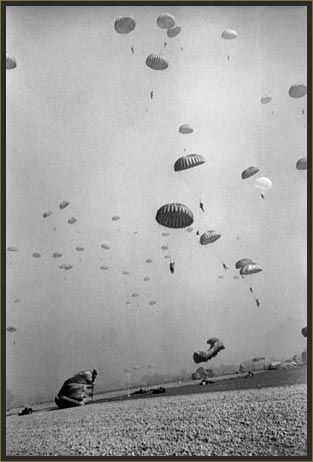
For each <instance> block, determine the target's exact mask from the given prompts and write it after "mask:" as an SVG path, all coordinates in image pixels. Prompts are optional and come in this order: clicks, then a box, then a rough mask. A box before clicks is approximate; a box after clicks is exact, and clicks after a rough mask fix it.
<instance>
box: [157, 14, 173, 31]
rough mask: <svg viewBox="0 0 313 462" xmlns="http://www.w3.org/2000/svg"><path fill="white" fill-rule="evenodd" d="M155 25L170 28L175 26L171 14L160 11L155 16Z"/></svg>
mask: <svg viewBox="0 0 313 462" xmlns="http://www.w3.org/2000/svg"><path fill="white" fill-rule="evenodd" d="M157 25H158V26H159V27H160V28H161V29H170V28H172V27H174V26H175V18H174V16H173V15H172V14H169V13H162V14H160V15H159V16H158V18H157Z"/></svg>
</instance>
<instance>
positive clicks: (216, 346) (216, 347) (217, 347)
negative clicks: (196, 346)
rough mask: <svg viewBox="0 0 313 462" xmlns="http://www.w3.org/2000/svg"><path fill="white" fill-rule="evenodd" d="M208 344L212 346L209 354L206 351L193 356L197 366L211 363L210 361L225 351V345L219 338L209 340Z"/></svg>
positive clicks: (197, 352)
mask: <svg viewBox="0 0 313 462" xmlns="http://www.w3.org/2000/svg"><path fill="white" fill-rule="evenodd" d="M207 344H209V345H210V348H209V350H208V351H207V353H205V352H204V351H196V352H195V353H194V354H193V360H194V362H195V363H196V364H199V363H202V362H207V361H209V359H212V358H214V357H215V356H216V355H217V354H218V353H219V352H220V351H221V350H224V349H225V346H224V343H223V342H222V340H219V339H218V338H217V337H212V338H210V339H209V340H207Z"/></svg>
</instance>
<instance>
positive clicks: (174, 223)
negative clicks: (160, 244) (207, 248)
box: [155, 203, 193, 228]
mask: <svg viewBox="0 0 313 462" xmlns="http://www.w3.org/2000/svg"><path fill="white" fill-rule="evenodd" d="M155 219H156V221H157V222H158V223H159V224H160V225H162V226H166V227H168V228H187V227H188V226H190V225H191V224H192V223H193V214H192V211H191V210H190V209H189V208H188V207H187V206H186V205H183V204H177V203H172V204H166V205H163V206H162V207H160V208H159V210H158V211H157V214H156V217H155Z"/></svg>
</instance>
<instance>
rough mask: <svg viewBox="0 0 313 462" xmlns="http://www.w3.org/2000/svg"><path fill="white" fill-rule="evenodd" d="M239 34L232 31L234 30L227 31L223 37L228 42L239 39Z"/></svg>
mask: <svg viewBox="0 0 313 462" xmlns="http://www.w3.org/2000/svg"><path fill="white" fill-rule="evenodd" d="M237 36H238V35H237V32H236V31H235V30H232V29H225V30H224V31H223V32H222V35H221V37H222V38H223V39H226V40H231V39H235V38H237Z"/></svg>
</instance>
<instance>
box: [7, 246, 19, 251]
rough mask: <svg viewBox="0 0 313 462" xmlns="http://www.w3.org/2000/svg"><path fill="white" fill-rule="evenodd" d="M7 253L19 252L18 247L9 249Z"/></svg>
mask: <svg viewBox="0 0 313 462" xmlns="http://www.w3.org/2000/svg"><path fill="white" fill-rule="evenodd" d="M7 251H8V252H17V248H16V247H7Z"/></svg>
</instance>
